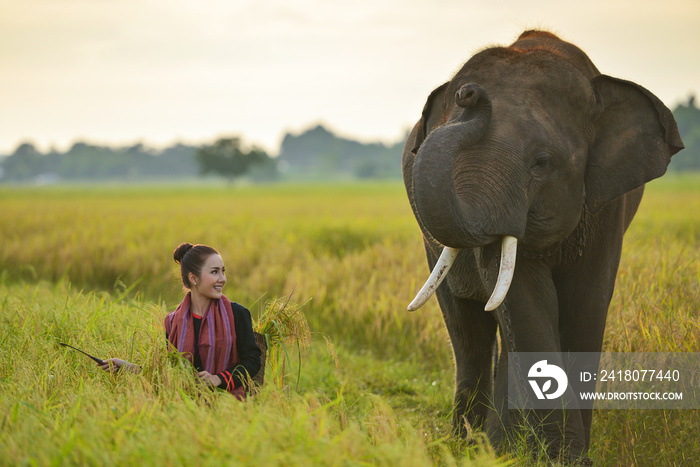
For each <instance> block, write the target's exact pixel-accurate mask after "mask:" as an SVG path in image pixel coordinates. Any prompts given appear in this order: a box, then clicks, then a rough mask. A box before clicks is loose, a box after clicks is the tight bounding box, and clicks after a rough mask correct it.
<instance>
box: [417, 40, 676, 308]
mask: <svg viewBox="0 0 700 467" xmlns="http://www.w3.org/2000/svg"><path fill="white" fill-rule="evenodd" d="M682 148H683V144H682V142H681V140H680V137H679V135H678V130H677V127H676V123H675V120H674V119H673V116H672V114H671V112H670V111H669V109H668V108H666V106H665V105H664V104H663V103H662V102H661V101H660V100H659V99H658V98H656V97H655V96H654V95H653V94H651V93H650V92H649V91H647V90H646V89H644V88H642V87H641V86H639V85H637V84H634V83H632V82H628V81H623V80H620V79H615V78H612V77H609V76H605V75H601V74H600V73H599V72H598V70H597V69H596V68H595V67H594V66H593V64H592V63H591V62H590V60H588V57H586V56H585V54H584V53H583V52H581V51H580V50H579V49H578V48H576V47H575V46H573V45H571V44H568V43H566V42H563V41H560V40H559V39H557V38H556V37H555V36H552V35H549V34H547V33H539V34H532V33H530V34H528V33H526V34H524V35H523V36H521V38H520V39H519V41H518V42H516V43H515V44H513V45H512V46H511V47H508V48H492V49H487V50H485V51H483V52H481V53H479V54H477V55H475V56H474V57H473V58H471V59H470V60H469V61H468V62H467V63H466V64H465V65H464V67H463V68H462V69H461V70H460V71H459V72H458V73H457V74H456V75H455V77H454V78H453V79H452V80H451V81H449V82H448V83H445V84H444V85H442V86H440V87H439V88H437V89H436V90H435V91H433V93H432V94H431V95H430V96H429V98H428V100H427V102H426V104H425V108H424V109H423V114H422V117H421V119H420V121H419V122H418V124H417V125H416V127H415V128H414V130H413V132H412V133H411V135H410V137H409V141H408V142H407V145H406V148H405V151H404V179H405V182H406V187H407V190H408V192H409V198H410V199H411V204H412V207H413V210H414V213H415V216H416V218H417V220H418V222H419V224H420V226H421V229H422V231H423V233H424V236H425V237H426V239H428V240H429V241H431V242H434V243H435V244H439V245H442V246H444V247H445V248H443V252H442V256H441V258H440V259H439V260H438V263H437V265H436V267H434V268H433V273H432V275H431V277H430V279H429V280H428V282H426V285H425V286H424V288H423V289H422V290H421V292H419V294H418V296H417V297H416V299H415V300H414V302H413V303H411V305H410V306H409V310H415V309H417V308H419V307H420V306H421V305H422V304H423V303H424V302H425V301H426V300H427V299H428V298H429V297H430V295H431V294H432V292H434V291H435V289H436V288H437V286H438V285H439V283H440V281H441V280H442V279H443V278H444V277H445V276H446V274H447V271H449V268H450V265H451V263H452V262H453V261H454V259H455V257H456V256H457V254H458V253H459V251H460V250H461V249H465V248H470V249H478V248H482V247H485V246H487V245H490V244H494V243H496V242H502V259H501V262H500V265H501V271H500V272H499V278H498V280H497V285H496V287H495V290H494V293H493V295H492V296H491V299H490V300H489V301H488V303H487V305H486V309H487V310H493V309H495V308H497V307H498V306H499V304H500V303H501V302H502V300H503V299H504V297H505V296H506V293H507V291H508V285H509V283H510V281H511V279H512V274H513V271H514V269H515V256H516V246H517V245H520V248H524V249H526V250H528V251H543V250H547V249H548V248H551V247H553V246H556V245H559V244H561V243H562V242H563V241H564V239H566V238H567V237H568V236H570V235H571V234H572V232H573V231H574V229H575V228H576V227H577V226H578V225H579V223H580V220H581V215H582V212H583V211H584V210H587V212H590V213H591V214H594V213H596V212H597V211H598V210H599V209H600V208H601V207H602V206H604V205H605V204H606V203H608V202H609V201H611V200H613V199H615V198H618V197H619V196H621V195H623V194H624V193H627V192H629V191H631V190H633V189H635V188H637V187H640V186H642V185H644V184H645V183H646V182H648V181H649V180H652V179H654V178H656V177H659V176H661V175H663V174H664V172H665V171H666V167H667V165H668V163H669V161H670V158H671V156H672V155H673V154H674V153H676V152H677V151H679V150H680V149H682Z"/></svg>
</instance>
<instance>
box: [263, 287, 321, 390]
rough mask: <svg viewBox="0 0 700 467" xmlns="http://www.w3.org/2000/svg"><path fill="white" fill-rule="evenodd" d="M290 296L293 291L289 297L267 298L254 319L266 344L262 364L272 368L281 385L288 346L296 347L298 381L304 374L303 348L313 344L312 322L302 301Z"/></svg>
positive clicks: (288, 357) (281, 385)
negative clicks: (302, 371)
mask: <svg viewBox="0 0 700 467" xmlns="http://www.w3.org/2000/svg"><path fill="white" fill-rule="evenodd" d="M291 298H292V294H290V295H289V296H288V297H287V298H286V299H277V300H271V301H269V302H267V303H266V304H265V309H264V311H262V312H261V313H260V314H259V316H258V318H257V320H256V319H253V331H255V332H256V333H258V334H260V335H262V336H263V337H264V346H265V347H267V355H266V356H265V355H263V362H264V363H263V364H264V365H266V366H267V367H268V368H269V370H270V373H271V376H272V378H273V380H274V381H275V382H276V384H278V385H279V387H280V388H282V387H283V386H284V378H285V376H286V375H285V366H286V363H287V362H290V352H289V349H290V348H293V347H296V349H297V354H298V358H299V365H298V366H299V368H298V372H299V374H298V377H297V385H298V384H299V376H300V375H301V352H302V350H306V349H308V348H309V346H310V344H311V331H310V330H309V324H308V322H307V321H306V316H305V315H304V313H303V312H302V311H301V308H302V306H303V305H297V304H292V303H290V300H291ZM259 346H260V347H261V349H262V350H263V354H264V353H265V349H264V348H263V346H262V345H259ZM260 382H262V381H261V380H260Z"/></svg>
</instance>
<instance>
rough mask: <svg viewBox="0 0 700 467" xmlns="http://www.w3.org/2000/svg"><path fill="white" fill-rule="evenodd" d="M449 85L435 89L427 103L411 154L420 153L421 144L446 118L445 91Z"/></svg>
mask: <svg viewBox="0 0 700 467" xmlns="http://www.w3.org/2000/svg"><path fill="white" fill-rule="evenodd" d="M449 84H450V83H449V81H448V82H447V83H445V84H443V85H442V86H440V87H438V88H435V89H434V90H433V92H431V93H430V95H429V96H428V100H426V101H425V106H423V112H422V113H421V116H420V120H419V121H418V128H417V130H418V132H417V134H416V140H415V142H414V145H413V148H412V149H411V152H412V153H413V154H414V155H415V154H417V153H418V148H420V146H421V144H423V141H425V138H427V137H428V135H429V134H430V132H431V131H432V130H433V128H435V127H436V126H437V125H438V124H439V123H440V121H441V120H442V119H443V118H444V115H443V113H444V107H445V90H446V89H447V86H449Z"/></svg>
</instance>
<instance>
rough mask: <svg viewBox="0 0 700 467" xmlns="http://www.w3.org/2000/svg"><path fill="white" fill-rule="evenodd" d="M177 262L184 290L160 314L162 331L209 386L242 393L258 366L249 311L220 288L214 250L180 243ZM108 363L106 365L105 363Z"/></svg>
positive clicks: (117, 364)
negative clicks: (177, 300)
mask: <svg viewBox="0 0 700 467" xmlns="http://www.w3.org/2000/svg"><path fill="white" fill-rule="evenodd" d="M173 258H174V259H175V262H176V263H178V264H179V265H180V273H181V275H182V284H183V286H184V287H185V289H189V292H188V293H187V295H186V296H185V299H184V300H183V301H182V303H180V305H179V306H178V307H177V309H176V310H175V311H173V312H172V313H169V314H168V315H167V316H166V317H165V335H166V337H167V339H168V341H169V342H170V343H171V344H172V345H173V347H174V348H175V349H177V350H178V351H179V352H181V353H183V354H184V355H185V357H186V358H187V359H188V360H189V361H190V362H192V364H193V365H194V367H195V368H196V369H197V371H198V373H197V376H198V377H199V378H200V379H201V380H202V381H203V382H204V383H205V384H207V385H208V386H214V387H218V388H221V389H226V390H227V391H229V392H230V393H231V394H233V395H235V396H236V397H238V398H239V399H242V398H244V397H245V386H246V383H247V381H248V378H249V377H253V376H255V374H256V373H257V372H258V371H259V370H260V356H261V352H260V349H259V348H258V346H257V344H256V343H255V335H254V334H253V324H252V320H251V318H250V312H249V311H248V310H247V309H246V308H245V307H243V306H241V305H239V304H238V303H233V302H231V301H229V299H228V298H226V297H225V296H224V294H223V293H222V289H223V287H224V285H225V284H226V268H225V267H224V261H223V260H222V259H221V256H220V255H219V253H218V252H217V251H216V250H215V249H213V248H211V247H209V246H206V245H192V244H190V243H183V244H181V245H180V246H178V247H177V248H176V249H175V251H174V252H173ZM105 362H106V363H105V364H104V365H101V366H100V368H102V369H103V370H107V371H116V370H118V369H119V368H122V367H123V368H125V369H127V370H128V371H132V372H136V373H137V372H139V371H140V368H139V367H138V366H137V365H135V364H133V363H129V362H126V361H124V360H120V359H118V358H110V359H108V360H106V361H105ZM110 363H111V365H110Z"/></svg>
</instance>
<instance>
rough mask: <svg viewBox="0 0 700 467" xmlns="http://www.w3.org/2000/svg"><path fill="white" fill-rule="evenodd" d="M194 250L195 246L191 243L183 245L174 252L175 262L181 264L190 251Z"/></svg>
mask: <svg viewBox="0 0 700 467" xmlns="http://www.w3.org/2000/svg"><path fill="white" fill-rule="evenodd" d="M192 248H194V245H192V244H191V243H181V244H180V246H178V247H177V248H175V251H173V259H174V260H175V262H176V263H178V264H180V262H181V261H182V258H184V257H185V255H186V254H187V252H188V251H190V250H191V249H192Z"/></svg>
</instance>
